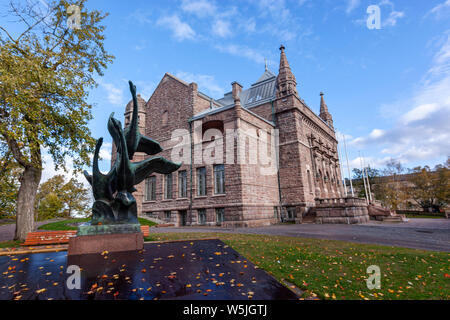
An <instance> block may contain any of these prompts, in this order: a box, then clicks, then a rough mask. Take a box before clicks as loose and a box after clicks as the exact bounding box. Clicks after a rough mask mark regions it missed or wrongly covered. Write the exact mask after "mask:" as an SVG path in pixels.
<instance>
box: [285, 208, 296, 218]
mask: <svg viewBox="0 0 450 320" xmlns="http://www.w3.org/2000/svg"><path fill="white" fill-rule="evenodd" d="M287 218H288V220H289V221H293V220H294V219H295V208H288V209H287Z"/></svg>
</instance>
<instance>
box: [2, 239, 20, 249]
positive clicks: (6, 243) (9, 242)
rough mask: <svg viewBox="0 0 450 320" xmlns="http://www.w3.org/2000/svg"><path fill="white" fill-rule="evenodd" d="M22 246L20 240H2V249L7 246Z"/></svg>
mask: <svg viewBox="0 0 450 320" xmlns="http://www.w3.org/2000/svg"><path fill="white" fill-rule="evenodd" d="M19 246H20V241H5V242H0V249H5V248H15V247H19Z"/></svg>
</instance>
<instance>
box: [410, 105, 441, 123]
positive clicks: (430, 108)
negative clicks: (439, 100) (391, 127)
mask: <svg viewBox="0 0 450 320" xmlns="http://www.w3.org/2000/svg"><path fill="white" fill-rule="evenodd" d="M440 107H442V106H439V105H437V104H435V103H433V104H422V105H420V106H418V107H415V108H414V109H412V110H411V111H408V112H407V113H406V114H405V115H404V116H402V118H401V120H402V121H403V123H404V124H405V125H407V124H410V123H411V122H414V121H419V120H423V119H426V118H427V117H428V116H430V115H431V114H432V113H434V112H436V111H437V110H439V109H440Z"/></svg>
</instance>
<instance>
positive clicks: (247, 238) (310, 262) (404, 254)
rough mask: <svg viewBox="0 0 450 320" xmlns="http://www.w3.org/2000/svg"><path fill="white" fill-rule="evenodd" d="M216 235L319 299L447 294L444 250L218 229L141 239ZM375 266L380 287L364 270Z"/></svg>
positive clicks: (449, 268) (449, 258)
mask: <svg viewBox="0 0 450 320" xmlns="http://www.w3.org/2000/svg"><path fill="white" fill-rule="evenodd" d="M196 238H219V239H221V240H223V241H224V242H225V243H227V244H228V245H230V246H232V247H233V248H234V249H235V250H237V251H239V252H240V253H241V254H242V255H243V256H245V257H246V258H248V259H249V260H251V261H252V262H253V263H255V264H256V265H257V266H259V267H261V268H263V269H264V270H266V271H267V272H269V273H270V274H272V275H273V276H274V277H275V278H277V279H279V280H280V279H286V280H288V281H289V282H291V283H294V284H295V285H296V286H298V287H299V288H301V289H303V290H307V291H308V293H309V294H310V295H317V296H318V297H319V298H321V299H371V300H372V299H379V300H382V299H445V300H448V299H450V276H449V273H450V263H449V262H450V254H448V253H444V252H432V251H421V250H414V249H406V248H396V247H395V248H394V247H387V246H378V245H365V244H355V243H350V242H342V241H332V240H317V239H302V238H292V237H281V236H267V235H239V234H237V235H236V234H219V233H184V234H182V233H179V234H154V235H152V236H151V237H150V238H147V239H146V240H149V241H152V240H153V241H155V240H178V239H196ZM371 265H377V266H379V267H380V268H381V275H382V277H381V289H380V290H369V289H368V288H367V285H366V279H367V278H368V274H367V273H366V270H367V268H368V267H369V266H371Z"/></svg>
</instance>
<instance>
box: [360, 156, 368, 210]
mask: <svg viewBox="0 0 450 320" xmlns="http://www.w3.org/2000/svg"><path fill="white" fill-rule="evenodd" d="M359 162H360V163H361V174H362V179H363V181H364V192H365V194H366V202H367V204H369V198H368V195H367V185H366V178H365V177H364V172H365V171H364V168H363V162H362V158H361V151H359Z"/></svg>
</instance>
